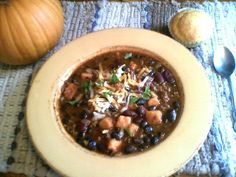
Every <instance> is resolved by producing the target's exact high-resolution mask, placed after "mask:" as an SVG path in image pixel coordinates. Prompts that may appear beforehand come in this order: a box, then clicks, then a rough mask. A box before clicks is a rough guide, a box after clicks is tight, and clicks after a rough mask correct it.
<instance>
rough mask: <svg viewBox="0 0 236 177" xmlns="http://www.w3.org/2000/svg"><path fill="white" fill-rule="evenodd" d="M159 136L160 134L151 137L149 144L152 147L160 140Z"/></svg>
mask: <svg viewBox="0 0 236 177" xmlns="http://www.w3.org/2000/svg"><path fill="white" fill-rule="evenodd" d="M160 136H161V134H158V135H156V136H153V137H152V138H151V144H152V145H155V144H157V143H158V142H159V140H160Z"/></svg>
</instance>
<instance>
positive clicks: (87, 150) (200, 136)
mask: <svg viewBox="0 0 236 177" xmlns="http://www.w3.org/2000/svg"><path fill="white" fill-rule="evenodd" d="M94 41H96V43H94ZM42 85H43V87H42ZM36 105H37V106H36ZM26 113H27V114H26V115H27V124H28V129H29V133H30V136H31V139H32V142H33V144H34V146H35V148H36V149H37V150H38V152H39V153H40V154H41V156H42V157H43V158H44V160H45V161H46V162H47V163H48V164H49V165H50V166H51V167H52V168H54V169H55V170H56V171H58V172H59V173H60V174H62V175H65V176H101V177H106V176H117V177H118V176H134V177H137V176H140V177H141V176H150V177H151V176H168V175H170V174H172V173H174V172H175V171H176V170H178V169H179V168H181V167H182V166H183V165H184V164H186V163H187V161H188V160H190V159H191V157H193V155H194V154H195V153H196V152H197V150H198V149H199V148H200V146H201V145H202V143H203V141H204V140H205V138H206V136H207V133H208V131H209V128H210V125H211V120H212V104H211V92H210V86H209V83H208V79H207V77H206V75H205V73H204V70H203V69H202V68H201V66H200V65H199V64H198V63H197V61H196V58H194V56H193V55H192V54H191V53H190V52H189V51H188V50H187V49H186V48H185V47H183V46H182V45H180V44H179V43H177V42H175V41H174V40H172V39H171V38H169V37H167V36H165V35H162V34H159V33H156V32H152V31H148V30H142V29H130V28H121V29H110V30H103V31H99V32H94V33H91V34H88V35H86V36H83V37H81V38H79V39H77V40H75V41H73V42H71V43H70V44H68V45H66V46H65V47H63V48H62V49H61V50H59V51H58V52H57V53H56V54H54V55H53V56H52V57H51V58H50V59H49V60H48V61H47V62H46V63H45V64H44V65H43V67H42V68H41V69H40V70H39V72H38V74H37V76H36V77H35V78H34V81H33V84H32V86H31V89H30V92H29V96H28V100H27V111H26ZM168 157H171V158H168Z"/></svg>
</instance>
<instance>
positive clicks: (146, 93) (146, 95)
mask: <svg viewBox="0 0 236 177" xmlns="http://www.w3.org/2000/svg"><path fill="white" fill-rule="evenodd" d="M150 96H151V90H150V87H145V90H144V92H143V94H142V97H143V98H144V99H149V98H150Z"/></svg>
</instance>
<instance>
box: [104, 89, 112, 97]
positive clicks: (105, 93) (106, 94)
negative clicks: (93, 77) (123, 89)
mask: <svg viewBox="0 0 236 177" xmlns="http://www.w3.org/2000/svg"><path fill="white" fill-rule="evenodd" d="M102 94H103V95H104V96H108V95H111V94H112V91H110V90H108V91H105V92H103V93H102Z"/></svg>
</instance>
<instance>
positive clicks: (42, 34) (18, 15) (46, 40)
mask: <svg viewBox="0 0 236 177" xmlns="http://www.w3.org/2000/svg"><path fill="white" fill-rule="evenodd" d="M62 31H63V11H62V7H61V4H60V2H59V1H58V0H9V1H8V3H7V4H0V62H3V63H6V64H13V65H23V64H29V63H33V62H35V61H37V60H38V59H39V58H40V57H42V56H43V55H44V54H46V53H47V52H48V51H49V50H50V49H51V48H53V47H54V46H55V45H56V43H57V42H58V40H59V39H60V36H61V34H62Z"/></svg>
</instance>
